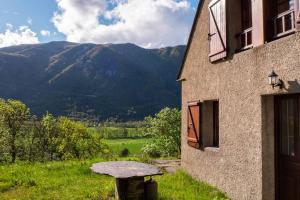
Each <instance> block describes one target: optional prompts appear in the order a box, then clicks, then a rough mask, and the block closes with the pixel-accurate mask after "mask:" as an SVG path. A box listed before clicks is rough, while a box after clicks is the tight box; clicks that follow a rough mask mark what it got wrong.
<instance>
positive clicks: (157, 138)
mask: <svg viewBox="0 0 300 200" xmlns="http://www.w3.org/2000/svg"><path fill="white" fill-rule="evenodd" d="M145 124H146V128H145V130H144V132H145V133H144V134H145V135H149V136H151V137H153V139H154V140H153V142H151V143H149V144H147V145H146V146H145V147H144V151H145V152H146V151H147V152H151V151H153V150H155V151H159V152H157V153H158V154H161V155H164V156H175V155H179V154H180V152H181V151H180V148H181V137H180V128H181V113H180V110H178V109H177V108H173V109H172V108H168V107H167V108H164V109H162V110H161V111H160V112H159V113H157V114H156V115H155V116H154V117H146V118H145ZM152 153H153V152H151V154H152Z"/></svg>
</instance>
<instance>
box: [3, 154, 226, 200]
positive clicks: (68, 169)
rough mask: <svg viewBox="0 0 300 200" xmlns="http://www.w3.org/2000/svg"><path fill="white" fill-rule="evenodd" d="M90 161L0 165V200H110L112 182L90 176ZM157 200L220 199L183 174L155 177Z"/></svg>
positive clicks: (214, 193) (219, 193) (205, 185)
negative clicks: (157, 188)
mask: <svg viewBox="0 0 300 200" xmlns="http://www.w3.org/2000/svg"><path fill="white" fill-rule="evenodd" d="M94 162H99V160H97V161H96V160H93V161H92V160H91V161H65V162H51V163H44V164H41V163H36V164H25V163H21V164H15V165H6V166H5V165H3V166H0V199H1V200H6V199H7V200H8V199H9V200H11V199H18V200H35V199H51V200H54V199H59V200H61V199H62V200H64V199H68V200H69V199H103V200H105V199H110V197H111V196H113V194H114V182H115V181H114V179H113V178H110V177H107V176H102V175H98V174H94V173H92V172H91V170H90V169H89V168H90V166H91V165H92V163H94ZM155 180H157V181H158V187H159V199H165V200H167V199H168V200H224V199H226V197H225V195H224V194H222V193H221V192H219V191H218V190H217V189H215V188H213V187H211V186H209V185H207V184H204V183H200V182H197V181H195V180H193V179H192V178H191V177H190V176H188V175H186V174H185V173H184V172H183V171H178V172H176V173H175V174H165V175H163V176H161V177H156V178H155Z"/></svg>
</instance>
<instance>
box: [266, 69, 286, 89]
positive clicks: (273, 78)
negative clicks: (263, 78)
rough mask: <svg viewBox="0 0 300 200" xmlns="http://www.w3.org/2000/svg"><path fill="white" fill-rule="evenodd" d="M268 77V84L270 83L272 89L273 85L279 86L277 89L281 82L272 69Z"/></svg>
mask: <svg viewBox="0 0 300 200" xmlns="http://www.w3.org/2000/svg"><path fill="white" fill-rule="evenodd" d="M268 78H269V84H270V85H272V87H273V89H274V88H275V87H279V89H281V88H282V86H283V82H282V80H281V79H278V75H277V74H276V73H275V72H274V70H272V72H271V73H270V74H269V76H268Z"/></svg>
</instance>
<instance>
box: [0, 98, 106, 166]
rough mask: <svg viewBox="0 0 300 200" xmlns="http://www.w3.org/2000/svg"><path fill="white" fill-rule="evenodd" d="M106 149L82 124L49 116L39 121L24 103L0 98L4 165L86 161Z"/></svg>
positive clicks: (0, 157)
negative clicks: (32, 162)
mask: <svg viewBox="0 0 300 200" xmlns="http://www.w3.org/2000/svg"><path fill="white" fill-rule="evenodd" d="M103 147H104V146H103V145H102V143H101V137H100V135H99V134H97V133H95V132H92V131H89V129H88V128H87V127H86V126H85V125H84V124H83V123H81V122H77V121H73V120H71V119H69V118H66V117H59V118H55V117H54V116H53V115H51V114H49V113H47V114H46V115H45V116H43V118H42V119H41V120H39V119H38V118H37V117H36V116H30V112H29V109H28V108H27V106H26V105H25V104H23V103H22V102H20V101H16V100H4V99H0V162H13V163H14V162H15V161H16V160H25V161H48V160H67V159H82V158H88V157H94V156H96V155H97V154H99V153H101V151H102V150H103V149H102V148H103Z"/></svg>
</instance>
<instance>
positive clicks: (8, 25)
mask: <svg viewBox="0 0 300 200" xmlns="http://www.w3.org/2000/svg"><path fill="white" fill-rule="evenodd" d="M13 27H14V26H13V25H12V24H10V23H6V28H7V29H9V30H11V29H13Z"/></svg>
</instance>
